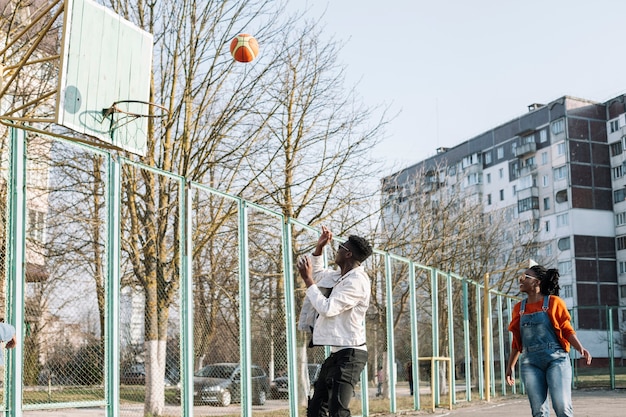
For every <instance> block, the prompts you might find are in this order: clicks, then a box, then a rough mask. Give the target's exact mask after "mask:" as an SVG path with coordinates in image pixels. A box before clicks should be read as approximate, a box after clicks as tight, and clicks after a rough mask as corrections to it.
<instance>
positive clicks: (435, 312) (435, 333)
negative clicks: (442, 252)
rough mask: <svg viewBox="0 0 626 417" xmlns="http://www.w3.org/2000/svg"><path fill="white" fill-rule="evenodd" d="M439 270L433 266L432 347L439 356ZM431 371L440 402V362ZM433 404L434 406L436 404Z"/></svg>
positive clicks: (431, 282) (431, 273) (437, 399)
mask: <svg viewBox="0 0 626 417" xmlns="http://www.w3.org/2000/svg"><path fill="white" fill-rule="evenodd" d="M437 274H438V270H437V269H435V268H431V270H430V291H431V294H430V298H431V308H432V329H431V330H432V338H433V341H432V349H433V357H438V356H439V283H438V277H437ZM432 369H433V370H432V372H431V374H432V375H431V376H430V379H431V382H432V383H431V387H434V388H432V389H433V391H434V392H433V399H434V402H435V404H439V363H437V362H434V366H433V367H432ZM435 404H433V407H434V406H435Z"/></svg>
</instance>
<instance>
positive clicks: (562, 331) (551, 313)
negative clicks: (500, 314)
mask: <svg viewBox="0 0 626 417" xmlns="http://www.w3.org/2000/svg"><path fill="white" fill-rule="evenodd" d="M521 306H522V303H521V302H519V303H517V304H515V306H514V307H513V318H512V320H511V323H510V324H509V331H510V332H511V333H513V343H512V347H513V349H517V350H518V351H519V352H521V351H522V334H521V332H520V317H521V316H520V314H519V310H520V308H521ZM541 307H543V299H542V300H539V301H537V302H536V303H528V302H526V310H525V311H524V314H531V313H536V312H538V311H541ZM547 313H548V317H550V322H551V323H552V326H553V327H554V333H555V334H556V337H557V339H558V340H559V342H560V343H561V346H563V349H565V351H566V352H569V348H570V343H569V341H568V340H567V339H568V337H570V336H571V335H573V334H576V332H575V331H574V328H573V327H572V322H571V316H570V314H569V311H568V310H567V306H566V305H565V301H563V299H562V298H560V297H557V296H554V295H551V296H550V301H549V302H548V311H547Z"/></svg>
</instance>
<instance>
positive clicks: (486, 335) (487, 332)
mask: <svg viewBox="0 0 626 417" xmlns="http://www.w3.org/2000/svg"><path fill="white" fill-rule="evenodd" d="M489 302H490V300H489V272H487V273H485V283H484V286H483V352H484V353H483V360H484V362H483V367H484V369H485V371H484V372H485V401H487V402H489V401H490V400H491V365H490V363H491V352H490V349H489V346H490V342H489V340H490V339H491V329H490V320H489Z"/></svg>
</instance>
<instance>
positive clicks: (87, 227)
mask: <svg viewBox="0 0 626 417" xmlns="http://www.w3.org/2000/svg"><path fill="white" fill-rule="evenodd" d="M3 129H4V128H3ZM6 133H7V131H6V129H5V130H4V131H3V141H2V146H1V147H0V161H1V164H2V173H3V176H2V179H3V181H2V188H0V204H4V207H5V208H6V209H5V210H1V215H2V216H3V217H2V221H4V224H5V225H6V227H4V228H3V232H2V233H4V234H3V235H2V238H3V244H2V245H1V246H0V257H1V258H0V259H1V260H2V262H1V263H0V264H1V265H2V268H4V270H3V271H2V272H3V273H2V274H0V276H1V278H0V279H2V280H3V282H2V283H1V285H0V289H1V291H2V292H1V293H0V302H1V303H2V306H1V307H2V308H0V312H2V313H3V314H4V315H5V317H4V318H7V319H9V320H11V317H15V315H14V313H15V311H16V310H17V309H18V308H23V311H24V323H19V324H16V327H17V328H18V329H19V331H20V332H21V333H20V334H19V337H18V340H20V341H21V345H20V348H21V353H22V357H21V360H22V362H21V363H22V369H21V372H22V373H21V379H15V378H14V375H11V374H10V373H8V370H7V369H5V370H4V371H3V372H2V374H3V375H4V376H7V375H8V376H9V377H12V378H13V379H9V381H12V382H13V384H16V385H17V386H18V387H19V388H20V390H21V391H20V393H21V398H22V404H17V403H16V402H15V399H14V398H13V397H11V396H9V395H8V394H9V391H7V390H6V387H4V384H2V388H1V389H0V393H1V394H2V399H3V401H2V404H6V406H5V408H7V409H11V408H13V407H22V409H23V414H24V415H26V416H28V414H29V413H30V412H31V411H34V410H45V409H57V410H69V409H73V410H86V409H87V408H89V412H88V415H90V416H91V415H100V416H104V415H106V414H107V412H108V410H110V409H111V408H112V407H117V408H118V409H119V415H120V416H124V417H131V416H132V417H134V416H143V415H148V414H150V413H152V414H155V413H154V410H158V412H159V413H160V414H162V415H167V416H182V415H184V411H183V409H184V404H183V398H186V397H183V394H186V393H187V392H191V393H192V394H193V395H192V398H193V404H191V406H192V409H193V414H194V415H196V416H209V415H255V414H260V413H262V412H264V411H266V410H267V407H271V410H288V412H289V413H291V414H292V415H299V413H301V410H302V408H301V407H302V406H304V405H305V404H306V399H307V397H308V395H310V394H311V386H312V384H313V381H314V380H315V376H316V372H317V370H318V369H319V365H320V364H321V363H322V362H323V360H324V358H325V357H326V354H327V351H326V349H325V348H323V347H313V348H307V347H306V346H307V344H308V341H309V337H310V336H309V335H307V334H305V333H303V332H294V330H293V328H290V327H289V326H290V325H293V323H295V320H296V319H295V318H294V316H297V314H298V313H299V311H300V306H301V304H302V301H303V300H304V294H305V293H304V291H303V286H302V283H301V279H300V278H299V277H298V274H297V271H296V269H295V267H294V265H295V260H296V259H297V257H298V256H300V255H303V254H307V253H310V252H311V250H312V248H313V245H314V243H315V241H316V240H317V232H316V231H315V230H314V229H312V228H310V227H308V226H306V225H302V224H299V223H297V222H295V221H294V222H291V221H286V220H285V219H284V218H283V217H282V215H281V214H279V213H274V212H271V211H270V210H266V209H264V208H262V207H258V206H255V205H254V204H251V203H249V204H243V203H242V200H240V199H238V198H236V197H234V196H229V195H224V194H221V193H219V192H217V191H216V190H213V189H210V188H208V187H205V186H203V185H201V184H199V183H193V184H192V186H189V184H188V183H187V182H186V179H183V178H180V177H178V176H175V175H173V174H171V173H167V172H161V171H158V170H155V169H151V168H149V167H146V166H143V165H141V164H138V163H136V162H132V161H129V160H125V159H123V158H121V159H120V160H119V161H118V163H120V165H121V167H122V169H121V187H120V189H121V192H120V195H115V194H113V195H112V194H111V190H112V189H113V188H112V182H113V181H114V180H113V179H112V169H111V166H112V165H111V163H112V162H111V158H110V155H108V154H107V153H104V152H102V151H97V150H94V149H92V148H88V147H85V146H79V145H77V144H74V143H69V142H66V141H63V140H59V139H50V138H47V137H41V136H36V135H29V136H28V138H27V140H26V142H25V143H26V145H27V146H26V152H25V153H26V155H27V156H28V157H27V160H26V172H25V173H24V174H25V178H26V187H25V194H26V195H25V201H26V212H25V214H24V218H23V219H21V220H23V221H24V227H25V230H24V241H23V242H17V243H15V244H23V245H24V247H25V249H26V250H25V255H24V264H25V272H24V276H23V277H21V278H23V279H24V291H23V299H21V300H10V299H8V298H7V294H10V293H11V291H12V290H14V287H13V286H14V284H15V282H14V281H11V280H16V279H20V277H16V276H15V274H14V269H12V267H11V265H12V264H11V263H10V258H11V256H13V254H14V253H15V252H14V250H15V247H14V246H12V244H11V242H12V237H13V236H8V233H9V231H10V230H12V229H11V228H10V227H9V226H10V225H9V223H11V222H13V221H18V222H19V221H20V219H16V218H15V217H12V216H11V210H13V205H12V203H11V201H12V200H11V199H12V198H14V197H12V196H13V194H15V193H14V192H13V191H14V190H12V189H11V185H10V184H12V183H11V182H10V178H9V175H8V174H9V171H11V169H12V168H13V167H11V163H10V158H9V156H10V154H11V152H10V151H11V142H10V141H9V138H8V135H7V134H6ZM111 199H118V200H119V202H120V207H121V212H120V213H119V223H120V224H119V227H120V230H121V233H120V235H119V236H114V239H119V242H120V271H119V272H120V273H119V275H120V285H119V288H116V289H115V290H113V292H112V293H110V292H108V290H107V288H108V287H107V284H108V283H109V282H110V281H109V280H110V279H111V276H112V275H111V272H112V270H111V269H112V264H111V259H110V258H109V255H108V254H109V252H108V251H109V248H110V245H111V244H112V242H111V241H110V240H109V236H108V233H109V230H110V226H111V225H110V224H109V223H108V222H109V218H110V214H111V212H110V210H111V207H114V206H115V205H114V204H113V203H114V201H111ZM185 201H189V202H190V203H189V204H190V206H189V207H187V206H185V204H183V202H185ZM187 222H190V228H189V233H190V235H189V236H188V235H187V234H186V233H187V232H186V231H185V225H186V224H187ZM287 232H288V233H287ZM287 240H289V242H288V243H289V245H287ZM189 241H190V242H189ZM188 243H191V245H187V244H188ZM189 248H191V249H189ZM188 249H189V250H190V253H187V250H188ZM335 249H336V242H333V243H332V244H331V245H330V247H329V248H328V251H327V253H326V257H327V263H329V264H330V263H332V260H331V259H332V256H333V255H334V250H335ZM387 255H388V254H386V253H383V252H376V253H375V254H374V256H372V258H371V259H370V260H368V261H367V263H366V270H367V273H368V274H369V276H370V278H371V280H372V294H371V296H372V297H371V305H370V310H369V312H368V315H367V320H366V326H367V327H366V330H367V345H368V352H369V360H368V365H367V367H366V372H364V375H366V379H365V380H364V381H363V382H362V384H359V385H358V386H357V387H355V397H354V398H355V399H353V402H352V405H351V408H352V411H353V413H355V414H358V413H362V412H365V411H366V410H365V407H367V409H368V410H369V411H373V410H375V411H376V412H384V411H389V410H390V409H394V412H404V411H408V410H410V409H412V408H416V406H417V408H419V402H415V397H413V396H411V395H410V385H409V378H410V375H411V374H414V376H415V377H416V378H414V379H415V381H414V383H415V386H414V392H415V393H420V392H422V391H424V393H426V394H429V393H430V391H429V390H430V386H431V385H430V382H431V381H432V380H433V378H438V379H439V383H438V385H437V386H438V387H439V389H440V393H441V394H443V395H444V398H443V399H442V398H439V401H440V402H442V403H445V402H446V400H447V398H445V394H446V392H445V386H446V383H445V378H446V372H445V371H446V369H445V366H447V365H445V362H443V365H442V364H440V365H438V368H436V369H438V372H437V373H436V374H433V373H432V372H431V368H430V365H429V363H428V362H424V363H422V361H420V360H418V361H417V363H416V361H415V358H423V357H429V356H437V355H438V356H446V357H450V358H453V361H452V364H451V367H452V370H453V378H454V383H455V384H456V386H457V391H455V395H457V394H458V391H463V395H460V394H458V395H459V400H471V395H472V392H474V393H476V394H482V392H481V389H483V390H484V381H482V378H483V374H482V372H483V365H482V360H483V356H482V352H483V350H484V349H483V346H482V331H483V328H484V323H482V322H481V317H482V315H483V302H482V295H483V288H482V287H481V286H480V285H479V284H477V283H476V282H472V281H469V280H463V279H461V278H459V277H451V276H450V275H448V274H445V273H442V272H441V271H436V270H433V269H432V268H429V267H425V266H421V265H416V264H412V263H410V262H409V261H408V260H405V259H402V258H399V257H393V256H387ZM185 259H189V261H190V262H191V268H190V271H191V273H190V276H187V272H186V269H185V265H184V262H185V261H184V260H185ZM411 265H413V268H414V271H413V272H411V269H410V268H411ZM412 275H413V281H411V276H412ZM183 280H185V281H183ZM188 282H190V283H191V294H190V296H189V299H188V300H187V299H185V298H184V297H182V296H181V293H182V289H183V285H182V284H187V283H188ZM288 288H292V289H293V290H291V292H290V291H288ZM433 295H434V296H433ZM505 300H507V297H506V296H503V295H501V294H496V293H491V295H490V301H491V313H492V314H491V315H490V317H491V323H490V330H491V336H492V337H491V338H490V340H489V341H488V343H489V349H491V355H490V361H491V363H490V366H492V372H491V375H492V381H493V387H494V390H495V391H499V390H500V385H501V383H502V371H501V369H502V368H501V365H502V360H503V359H502V358H503V357H506V355H507V354H508V348H509V346H510V338H509V335H508V332H507V331H506V326H507V324H508V321H509V320H510V312H509V310H510V302H508V301H507V302H505ZM114 301H115V302H114ZM116 303H117V304H119V309H118V310H117V311H113V310H114V309H113V306H115V305H117V304H116ZM189 310H191V311H192V314H191V315H190V316H187V315H186V313H187V312H188V311H189ZM608 310H610V311H609V312H607V308H597V312H596V313H595V316H594V317H597V322H598V323H600V324H601V325H602V326H604V327H605V328H607V329H605V330H606V331H607V333H606V334H607V336H606V340H605V341H606V342H607V343H608V342H611V343H613V342H612V341H613V338H617V339H619V338H618V337H617V336H619V331H620V329H618V328H617V327H618V325H619V320H617V313H618V312H619V311H618V309H617V308H616V309H608ZM9 313H12V314H13V315H11V314H9ZM114 313H119V314H118V316H119V320H117V321H115V322H112V323H109V320H108V319H110V318H111V317H112V316H113V315H114ZM576 316H577V315H576V313H575V312H574V318H576ZM116 317H117V316H116ZM186 317H191V319H190V320H187V319H186ZM587 317H589V315H587ZM584 324H585V327H590V328H593V327H594V326H595V325H594V324H593V323H591V324H590V323H587V322H585V323H584ZM595 327H598V326H595ZM187 328H190V329H191V333H192V336H190V337H188V338H183V337H182V335H183V334H184V332H183V330H185V329H187ZM611 328H613V329H614V330H613V331H611ZM582 330H585V331H586V330H587V329H586V328H585V329H582ZM589 334H591V333H589ZM292 335H295V340H294V341H293V344H291V342H292V341H291V337H292ZM616 335H617V336H616ZM114 336H115V337H114ZM584 336H585V337H590V336H587V334H584ZM111 338H117V339H119V346H118V347H117V348H118V351H117V352H116V353H118V354H119V360H118V361H117V362H115V361H113V360H112V359H111V358H113V357H115V356H114V355H112V354H111V352H110V350H107V349H105V346H107V345H106V343H107V341H109V340H111ZM117 339H116V340H117ZM619 342H621V341H620V340H617V342H616V346H617V348H616V349H614V350H613V352H615V351H616V350H618V349H619ZM188 347H189V348H190V349H189V351H190V352H191V355H190V356H191V361H190V365H189V366H188V368H185V369H183V367H182V364H183V363H184V362H185V361H184V357H185V355H187V353H185V352H188V350H187V348H188ZM8 359H9V363H11V361H15V359H16V358H15V356H14V355H13V353H11V352H9V353H8ZM409 362H411V364H410V366H408V367H407V364H409ZM606 362H607V366H606V367H604V369H605V370H606V371H607V372H606V374H608V375H609V376H610V377H611V375H612V376H613V377H611V378H609V382H610V381H612V380H614V376H615V374H616V373H617V374H618V375H619V372H615V370H614V369H613V368H610V367H609V366H608V364H609V363H610V362H608V361H606ZM600 363H602V362H600ZM242 364H247V365H246V366H244V367H242ZM614 365H616V363H614ZM601 366H602V365H601ZM381 368H382V369H381ZM379 369H381V370H382V371H383V372H382V375H380V376H379V373H378V371H379ZM575 369H576V377H577V378H579V377H580V376H581V375H582V374H583V373H584V372H581V371H579V370H578V368H575ZM218 370H219V375H220V378H219V379H220V382H219V383H218V384H217V385H216V384H213V383H211V384H213V385H211V384H209V383H208V382H207V380H208V379H212V378H213V377H209V375H212V373H213V372H218ZM190 374H195V376H196V377H197V378H196V382H197V384H190V385H189V386H187V383H186V382H185V381H187V380H186V379H185V377H186V376H188V375H190ZM116 375H119V380H117V379H115V378H114V376H116ZM193 379H194V378H191V379H189V380H190V381H191V380H193ZM203 381H204V382H203ZM596 381H599V382H597V384H598V385H602V384H605V383H606V378H605V377H604V374H603V373H601V375H600V376H599V377H598V378H596ZM620 381H621V380H620V379H619V377H618V378H617V385H618V386H620ZM379 382H382V386H381V387H380V390H379V385H378V384H379ZM576 383H577V384H580V383H581V382H580V379H577V380H576ZM385 384H387V385H385ZM594 386H596V385H594ZM481 387H482V388H481ZM518 389H519V388H518ZM495 391H494V392H495ZM509 392H510V391H509V390H507V389H503V394H505V395H506V394H508V393H509ZM112 393H114V394H117V395H118V396H119V399H120V401H119V404H111V403H110V398H111V395H112ZM392 393H393V395H392ZM361 394H363V397H361ZM377 394H380V395H377ZM498 394H499V392H498ZM360 398H365V401H359V399H360ZM418 399H419V397H418ZM249 406H251V409H250V410H251V411H249V409H248V407H249ZM85 412H86V411H85ZM282 412H287V411H282ZM86 415H87V414H86Z"/></svg>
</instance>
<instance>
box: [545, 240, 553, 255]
mask: <svg viewBox="0 0 626 417" xmlns="http://www.w3.org/2000/svg"><path fill="white" fill-rule="evenodd" d="M546 256H547V257H550V256H552V245H551V244H549V243H548V244H547V245H546Z"/></svg>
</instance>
